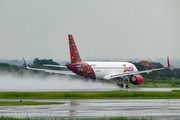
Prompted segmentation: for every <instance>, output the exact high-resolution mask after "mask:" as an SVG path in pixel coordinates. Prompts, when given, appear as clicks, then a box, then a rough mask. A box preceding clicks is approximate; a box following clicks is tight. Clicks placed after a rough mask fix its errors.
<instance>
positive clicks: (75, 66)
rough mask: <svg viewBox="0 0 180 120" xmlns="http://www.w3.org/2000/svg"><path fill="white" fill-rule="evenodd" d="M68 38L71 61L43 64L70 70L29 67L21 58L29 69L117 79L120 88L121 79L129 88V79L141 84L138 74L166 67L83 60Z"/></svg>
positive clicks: (71, 39)
mask: <svg viewBox="0 0 180 120" xmlns="http://www.w3.org/2000/svg"><path fill="white" fill-rule="evenodd" d="M68 39H69V48H70V58H71V63H68V64H66V65H65V66H60V65H45V66H52V67H63V68H67V69H69V70H70V71H61V70H49V69H37V68H30V67H28V66H27V64H26V62H25V60H24V58H23V60H24V64H25V66H26V68H27V69H30V70H39V71H44V72H49V73H59V74H65V75H78V76H81V77H83V78H90V79H104V80H119V83H117V85H118V86H119V87H122V88H123V87H124V85H123V83H122V81H123V80H124V81H126V85H125V87H126V88H129V85H128V82H129V81H130V82H131V83H132V84H134V85H140V84H142V82H143V77H142V76H140V75H139V74H142V73H150V72H153V71H157V70H163V69H166V68H158V69H152V70H144V71H138V70H137V68H136V67H135V65H134V64H132V63H129V62H83V61H82V60H81V57H80V55H79V52H78V49H77V47H76V44H75V41H74V38H73V36H72V35H71V34H69V35H68ZM167 62H168V67H169V66H170V64H169V57H167Z"/></svg>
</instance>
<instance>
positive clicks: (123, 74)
mask: <svg viewBox="0 0 180 120" xmlns="http://www.w3.org/2000/svg"><path fill="white" fill-rule="evenodd" d="M163 69H167V68H159V69H152V70H144V71H137V72H127V73H122V74H114V75H110V79H113V78H118V77H120V78H122V77H124V76H131V75H133V76H134V75H137V74H142V73H147V74H148V73H150V72H153V71H158V70H163Z"/></svg>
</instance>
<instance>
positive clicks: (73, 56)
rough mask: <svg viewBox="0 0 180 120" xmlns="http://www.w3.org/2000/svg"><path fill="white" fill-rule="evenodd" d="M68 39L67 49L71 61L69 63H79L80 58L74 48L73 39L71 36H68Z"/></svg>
mask: <svg viewBox="0 0 180 120" xmlns="http://www.w3.org/2000/svg"><path fill="white" fill-rule="evenodd" d="M68 39H69V49H70V59H71V63H74V62H81V61H82V60H81V58H80V55H79V52H78V49H77V47H76V44H75V41H74V38H73V36H72V35H71V34H69V35H68Z"/></svg>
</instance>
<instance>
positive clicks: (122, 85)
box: [117, 79, 129, 88]
mask: <svg viewBox="0 0 180 120" xmlns="http://www.w3.org/2000/svg"><path fill="white" fill-rule="evenodd" d="M122 81H123V79H120V80H119V83H117V86H119V87H121V88H123V87H124V84H123V83H122ZM125 88H129V85H128V80H126V85H125Z"/></svg>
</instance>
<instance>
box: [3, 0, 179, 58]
mask: <svg viewBox="0 0 180 120" xmlns="http://www.w3.org/2000/svg"><path fill="white" fill-rule="evenodd" d="M179 5H180V1H179V0H0V58H3V59H12V60H13V59H19V60H21V59H22V58H23V57H24V58H25V59H34V58H40V59H49V58H51V59H53V60H55V61H69V60H70V55H69V43H68V34H72V35H73V37H74V40H75V42H76V46H77V47H78V51H79V53H80V56H81V59H82V60H87V59H88V58H89V59H112V60H113V59H129V58H131V59H152V60H153V59H158V58H166V57H167V56H169V57H170V58H171V59H180V54H179V52H180V22H179V21H180V14H179V12H180V7H179Z"/></svg>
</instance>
